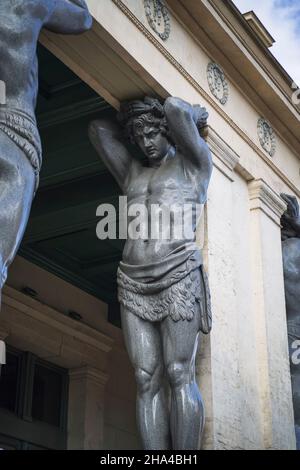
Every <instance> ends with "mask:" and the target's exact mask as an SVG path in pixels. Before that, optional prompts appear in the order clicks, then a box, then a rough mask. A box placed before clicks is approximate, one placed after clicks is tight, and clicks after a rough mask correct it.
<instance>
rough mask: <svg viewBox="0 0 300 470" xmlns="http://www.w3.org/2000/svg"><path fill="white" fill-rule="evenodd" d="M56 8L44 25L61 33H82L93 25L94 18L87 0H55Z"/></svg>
mask: <svg viewBox="0 0 300 470" xmlns="http://www.w3.org/2000/svg"><path fill="white" fill-rule="evenodd" d="M54 4H55V5H54V10H53V13H52V15H51V17H50V19H49V20H48V21H47V23H46V24H45V25H44V27H45V28H46V29H48V30H49V31H53V32H54V33H61V34H80V33H83V32H85V31H87V30H89V29H90V28H91V27H92V23H93V19H92V16H91V15H90V13H89V10H88V7H87V4H86V2H85V0H54Z"/></svg>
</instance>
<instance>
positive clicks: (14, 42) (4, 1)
mask: <svg viewBox="0 0 300 470" xmlns="http://www.w3.org/2000/svg"><path fill="white" fill-rule="evenodd" d="M54 5H55V3H54V0H1V1H0V24H1V26H0V58H1V60H0V80H2V81H4V82H5V84H6V106H7V108H13V109H19V110H21V111H23V112H27V114H30V115H31V116H32V115H33V114H34V108H35V104H36V98H37V91H38V70H37V69H38V64H37V56H36V46H37V41H38V37H39V34H40V31H41V28H42V27H43V25H44V24H45V22H46V21H47V20H48V19H49V17H50V15H51V14H52V12H53V9H54Z"/></svg>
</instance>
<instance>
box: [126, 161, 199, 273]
mask: <svg viewBox="0 0 300 470" xmlns="http://www.w3.org/2000/svg"><path fill="white" fill-rule="evenodd" d="M183 162H184V159H183V156H181V155H176V156H175V157H173V158H172V159H171V160H169V161H167V162H165V163H163V164H162V165H161V166H160V167H158V168H148V167H141V166H140V165H136V166H135V165H133V167H132V170H131V174H130V178H129V182H128V185H127V191H126V195H127V198H128V208H130V207H131V206H132V205H133V204H143V205H145V207H146V208H147V209H148V214H150V213H151V205H153V204H157V205H165V206H168V207H170V206H172V205H176V207H180V208H183V206H184V205H185V204H186V205H187V204H188V205H189V208H190V209H191V210H192V212H193V213H194V214H195V210H196V205H197V204H198V205H199V204H200V203H201V202H202V201H203V199H204V198H206V189H204V188H203V186H202V185H201V172H200V170H199V169H198V168H193V167H192V166H191V165H190V166H188V167H187V166H184V163H183ZM204 192H205V194H203V193H204ZM198 207H199V206H198ZM198 215H199V214H198ZM133 218H134V217H133ZM131 220H132V218H130V217H129V223H130V221H131ZM170 220H171V223H170V226H171V227H170V229H171V232H170V234H171V237H170V239H158V240H157V239H151V228H153V224H155V223H158V221H157V219H156V220H155V219H153V218H151V217H149V218H148V234H149V237H148V239H146V240H144V239H138V240H132V239H130V238H128V239H127V241H126V244H125V248H124V251H123V261H124V262H125V263H128V264H135V265H141V264H147V263H153V262H157V261H159V260H161V259H162V258H164V257H166V256H168V254H170V253H171V252H173V251H174V250H176V249H177V248H180V247H181V246H183V245H184V244H186V243H189V242H193V241H194V240H195V234H194V233H191V235H190V236H189V234H187V236H186V234H185V233H183V236H182V237H181V238H180V239H177V238H176V239H175V238H174V231H173V230H174V220H173V219H172V217H171V219H170ZM158 230H160V231H159V233H160V234H161V229H158ZM195 230H196V219H195V218H194V219H193V230H192V231H191V232H195ZM156 233H157V232H156ZM160 238H162V237H160Z"/></svg>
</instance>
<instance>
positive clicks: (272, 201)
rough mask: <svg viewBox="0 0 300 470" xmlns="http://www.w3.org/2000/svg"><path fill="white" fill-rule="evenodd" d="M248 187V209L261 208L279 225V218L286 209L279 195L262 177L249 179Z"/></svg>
mask: <svg viewBox="0 0 300 470" xmlns="http://www.w3.org/2000/svg"><path fill="white" fill-rule="evenodd" d="M248 189H249V199H250V210H256V209H260V210H262V211H263V212H264V213H265V214H266V215H267V216H268V217H270V218H271V219H272V220H273V221H274V222H275V223H276V224H277V225H279V226H280V218H281V216H282V214H283V213H284V212H285V210H286V204H285V202H284V201H283V200H282V199H281V197H280V196H279V195H278V194H277V193H275V191H274V190H273V189H272V188H270V186H269V185H268V184H267V183H266V182H265V181H264V180H263V179H258V180H254V181H251V182H250V183H249V184H248Z"/></svg>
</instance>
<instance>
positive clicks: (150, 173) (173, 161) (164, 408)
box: [90, 97, 212, 450]
mask: <svg viewBox="0 0 300 470" xmlns="http://www.w3.org/2000/svg"><path fill="white" fill-rule="evenodd" d="M207 117H208V115H207V112H206V111H205V109H204V108H201V107H200V106H191V105H190V104H188V103H186V102H185V101H183V100H181V99H178V98H168V99H167V100H166V101H165V103H164V104H163V105H162V104H161V103H160V102H159V101H158V100H156V99H153V98H148V97H147V98H145V99H144V100H143V101H133V102H130V103H126V104H124V105H123V106H122V107H121V112H120V113H119V116H118V121H119V123H120V124H118V123H117V122H111V121H107V120H100V121H94V122H93V123H91V125H90V139H91V141H92V143H93V144H94V146H95V148H96V150H97V151H98V153H99V155H100V156H101V158H102V159H103V161H104V162H105V164H106V165H107V167H108V169H109V170H110V171H111V173H112V174H113V175H114V177H115V179H116V180H117V182H118V184H119V185H120V187H121V188H122V190H123V193H124V194H125V195H126V196H127V197H128V208H129V209H130V207H131V206H132V205H133V204H137V203H139V204H143V205H144V206H145V207H146V208H147V209H148V210H149V211H150V207H151V206H152V205H153V204H155V205H164V206H170V207H171V206H174V205H176V206H177V207H179V208H180V207H184V206H185V205H189V206H190V207H192V209H191V211H192V212H193V214H192V215H194V216H195V213H196V206H198V205H201V204H202V205H203V204H204V203H205V202H206V199H207V189H208V185H209V181H210V177H211V173H212V158H211V153H210V151H209V148H208V146H207V145H206V143H205V141H204V140H203V138H202V137H201V133H200V131H199V129H201V128H203V127H204V126H205V125H206V121H207ZM124 130H125V133H126V135H127V137H128V138H129V139H130V140H131V142H133V143H135V144H136V145H137V146H138V147H139V148H140V149H141V151H142V153H143V154H144V156H145V157H146V161H142V160H140V161H139V160H138V159H136V158H134V157H132V155H130V153H129V152H128V150H127V148H126V146H125V144H124V139H123V136H124ZM192 220H193V226H192V230H191V231H190V234H188V235H186V234H184V235H183V236H182V237H181V238H180V237H179V238H178V237H171V238H167V237H165V238H164V237H162V238H159V239H157V238H155V239H152V238H151V237H150V236H149V238H146V239H145V238H144V239H142V238H140V239H131V238H130V237H129V238H128V239H127V241H126V244H125V248H124V252H123V259H122V262H121V263H120V266H119V270H118V295H119V301H120V303H121V318H122V327H123V332H124V335H125V341H126V346H127V349H128V353H129V356H130V359H131V362H132V364H133V367H134V369H135V376H136V382H137V422H138V427H139V431H140V436H141V439H142V444H143V447H144V448H145V449H162V450H165V449H176V450H180V449H194V450H195V449H198V448H199V446H200V441H201V434H202V431H203V425H204V407H203V403H202V399H201V395H200V392H199V389H198V386H197V384H196V380H195V356H196V351H197V346H198V338H199V333H200V332H203V333H206V334H207V333H209V331H210V329H211V312H210V296H209V289H208V283H207V278H206V275H205V273H204V270H203V263H202V257H201V251H200V250H199V249H198V247H197V246H196V243H195V231H196V225H197V217H193V218H192ZM151 224H152V225H153V224H157V225H158V224H159V222H158V221H157V220H151V221H150V225H151ZM171 225H173V226H171V229H175V228H176V227H175V222H174V220H173V222H171ZM151 228H153V227H151ZM154 228H156V229H157V230H158V231H159V227H154ZM172 233H173V232H172ZM165 376H166V377H167V379H168V382H169V385H170V388H171V406H170V409H169V406H168V403H167V397H166V394H165V387H164V377H165Z"/></svg>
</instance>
